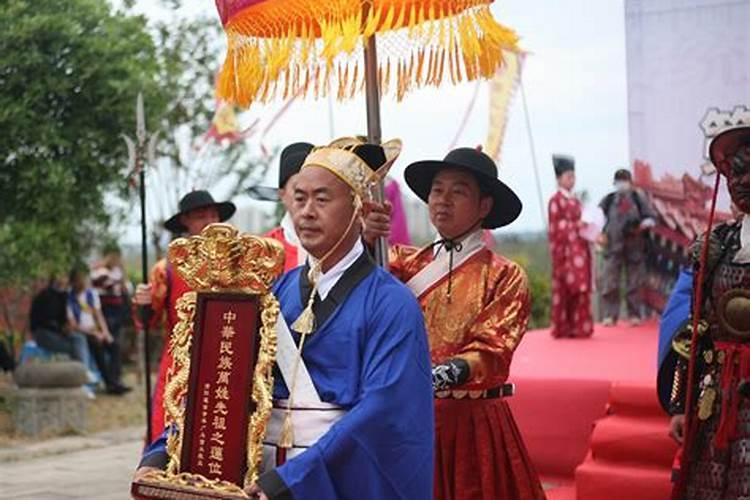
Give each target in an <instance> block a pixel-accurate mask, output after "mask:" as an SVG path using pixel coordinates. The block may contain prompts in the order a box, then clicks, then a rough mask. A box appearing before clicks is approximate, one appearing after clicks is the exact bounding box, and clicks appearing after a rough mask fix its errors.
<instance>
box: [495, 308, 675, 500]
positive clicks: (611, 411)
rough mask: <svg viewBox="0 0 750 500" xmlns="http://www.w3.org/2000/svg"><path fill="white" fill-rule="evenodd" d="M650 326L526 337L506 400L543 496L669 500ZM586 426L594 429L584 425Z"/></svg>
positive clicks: (669, 449) (670, 447)
mask: <svg viewBox="0 0 750 500" xmlns="http://www.w3.org/2000/svg"><path fill="white" fill-rule="evenodd" d="M656 345H657V325H656V323H650V324H647V325H643V326H640V327H635V328H634V327H629V326H620V327H614V328H606V327H601V326H597V328H596V330H595V332H594V336H593V337H592V338H590V339H553V338H552V337H550V335H549V332H548V331H547V330H538V331H532V332H529V333H527V334H526V336H525V337H524V340H523V342H521V346H520V347H519V349H518V351H517V352H516V355H515V356H514V359H513V366H512V367H511V380H512V381H513V382H514V383H515V384H516V387H517V392H516V395H515V396H513V398H511V400H510V405H511V406H512V408H513V412H514V416H515V418H516V421H517V423H518V426H519V428H520V429H521V433H522V434H523V436H524V440H525V442H526V446H527V448H528V450H529V454H530V455H531V458H532V459H533V461H534V464H535V465H536V467H537V470H538V472H539V473H540V474H541V475H542V477H543V478H544V481H545V483H547V484H553V485H561V486H560V487H559V488H554V489H552V490H549V492H548V493H549V498H550V500H568V499H574V498H577V499H579V500H602V499H623V500H624V499H633V498H637V499H638V500H650V499H654V500H656V499H662V498H668V496H669V491H670V487H671V485H670V482H669V475H670V467H671V464H672V457H673V456H674V451H675V445H674V443H673V442H672V441H671V440H670V439H669V438H668V437H667V431H668V418H667V416H666V415H665V414H664V412H663V411H662V410H661V408H660V407H659V404H658V401H657V399H656V388H655V384H656ZM592 431H593V432H592Z"/></svg>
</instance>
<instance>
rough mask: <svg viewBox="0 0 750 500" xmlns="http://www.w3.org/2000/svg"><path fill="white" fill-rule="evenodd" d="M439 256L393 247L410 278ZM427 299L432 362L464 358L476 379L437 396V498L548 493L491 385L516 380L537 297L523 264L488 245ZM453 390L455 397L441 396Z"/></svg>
mask: <svg viewBox="0 0 750 500" xmlns="http://www.w3.org/2000/svg"><path fill="white" fill-rule="evenodd" d="M432 260H433V251H432V248H430V247H428V248H426V249H422V250H418V249H416V248H411V247H398V246H397V247H394V248H392V249H391V255H390V266H391V267H390V270H391V272H392V273H393V274H394V275H395V276H397V277H398V278H399V279H400V280H401V281H403V282H408V281H409V280H410V279H411V278H412V277H413V276H414V275H415V274H417V273H418V272H419V271H420V270H421V269H422V268H424V267H425V266H426V265H427V264H429V263H430V262H431V261H432ZM450 280H451V283H450V287H451V297H450V299H449V298H448V286H449V284H448V277H447V276H446V277H444V278H443V279H442V280H440V281H439V282H438V283H437V284H435V285H433V287H432V288H431V289H429V290H427V291H426V292H425V293H424V294H423V295H422V297H421V298H420V299H419V301H420V305H421V306H422V311H423V312H424V316H425V323H426V326H427V334H428V336H429V343H430V354H431V357H432V363H433V364H438V363H441V362H443V361H446V360H448V359H451V358H462V359H464V360H465V361H466V362H467V363H468V364H469V367H470V375H469V379H468V381H467V382H466V383H465V384H463V385H461V386H459V387H456V388H454V389H452V390H451V391H450V392H447V391H446V392H444V393H438V394H437V395H436V396H438V398H436V399H435V433H436V436H435V479H434V490H435V498H436V499H437V500H497V499H500V498H503V499H505V498H507V499H514V500H538V499H543V498H545V496H544V491H543V490H542V486H541V483H540V482H539V477H538V476H537V474H536V471H535V470H534V467H533V465H532V464H531V460H530V459H529V456H528V453H527V452H526V447H525V446H524V444H523V441H522V439H521V434H520V432H519V430H518V428H517V427H516V424H515V421H514V420H513V416H512V414H511V412H510V407H509V406H508V403H507V402H506V401H504V400H503V399H500V398H495V399H484V398H483V397H482V394H483V391H485V390H488V389H493V388H496V387H498V386H501V385H502V384H503V383H504V382H505V381H506V380H507V378H508V373H509V370H510V363H511V360H512V358H513V352H514V351H515V349H516V347H518V344H519V342H520V341H521V338H522V337H523V335H524V333H525V331H526V326H527V324H528V320H529V314H530V309H531V297H530V294H529V287H528V282H527V278H526V273H525V272H524V271H523V270H522V269H521V268H520V266H518V264H516V263H514V262H511V261H509V260H508V259H505V258H503V257H501V256H499V255H496V254H494V253H493V252H492V251H491V250H489V249H487V248H484V249H482V250H479V251H478V252H477V253H476V254H475V255H473V256H472V257H470V258H469V260H468V261H466V262H464V263H463V264H462V265H461V266H460V267H459V268H457V269H454V270H453V272H452V275H451V277H450ZM441 395H442V396H445V395H448V396H449V397H448V398H443V397H441Z"/></svg>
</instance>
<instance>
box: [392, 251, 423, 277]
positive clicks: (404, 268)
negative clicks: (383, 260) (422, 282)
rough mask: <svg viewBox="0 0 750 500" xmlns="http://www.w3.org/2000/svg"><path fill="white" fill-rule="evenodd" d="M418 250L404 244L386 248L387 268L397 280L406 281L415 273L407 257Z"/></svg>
mask: <svg viewBox="0 0 750 500" xmlns="http://www.w3.org/2000/svg"><path fill="white" fill-rule="evenodd" d="M418 251H419V249H418V248H416V247H411V246H406V245H392V246H391V247H390V248H389V249H388V270H389V271H390V272H391V274H392V275H393V276H395V277H396V278H398V280H399V281H402V282H404V283H405V282H407V281H409V280H410V279H411V277H412V276H414V274H416V273H415V272H414V271H413V270H412V269H411V268H412V267H413V266H410V265H408V262H409V257H412V256H413V255H414V254H416V253H417V252H418Z"/></svg>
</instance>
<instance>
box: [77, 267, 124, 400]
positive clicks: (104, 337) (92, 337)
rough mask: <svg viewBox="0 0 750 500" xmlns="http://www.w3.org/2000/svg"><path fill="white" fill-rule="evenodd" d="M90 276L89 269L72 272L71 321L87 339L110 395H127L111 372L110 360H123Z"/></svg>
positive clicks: (81, 268) (79, 268)
mask: <svg viewBox="0 0 750 500" xmlns="http://www.w3.org/2000/svg"><path fill="white" fill-rule="evenodd" d="M87 274H88V273H87V270H86V269H85V268H83V267H75V268H73V270H72V271H71V272H70V291H69V292H68V307H67V314H68V321H69V322H70V325H71V329H72V330H73V331H75V332H79V333H82V334H84V335H85V336H86V340H87V342H88V346H89V349H90V351H91V354H92V355H93V356H94V360H95V361H96V366H97V367H98V368H99V372H100V373H101V375H102V379H103V380H104V384H105V385H106V391H107V393H108V394H113V395H121V394H124V393H126V392H128V391H129V390H130V388H129V387H126V386H124V385H123V384H122V383H121V382H120V379H119V377H115V376H114V374H113V371H112V363H111V361H112V360H114V359H118V358H119V357H120V349H119V344H117V343H116V342H115V341H114V339H113V338H112V335H111V334H110V333H109V328H108V327H107V322H106V321H105V320H104V315H103V314H102V310H101V303H100V301H99V294H98V293H96V290H95V289H93V288H91V287H89V286H87V285H88V283H87ZM107 355H108V356H109V358H107Z"/></svg>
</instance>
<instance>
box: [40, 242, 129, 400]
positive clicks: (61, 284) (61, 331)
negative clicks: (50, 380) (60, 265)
mask: <svg viewBox="0 0 750 500" xmlns="http://www.w3.org/2000/svg"><path fill="white" fill-rule="evenodd" d="M130 288H131V285H130V283H129V281H128V279H127V276H126V275H125V272H124V270H123V266H122V260H121V254H120V250H119V248H117V246H115V245H110V246H108V247H107V248H105V250H104V251H103V257H102V259H101V261H99V262H97V263H96V264H94V265H93V266H92V267H91V269H89V267H88V266H87V265H84V264H78V265H75V266H74V267H73V268H72V269H71V270H70V273H69V274H68V275H67V276H64V275H54V276H52V277H50V279H49V282H48V283H47V286H46V287H45V288H44V289H42V290H41V291H40V292H39V293H37V294H36V296H34V299H33V301H32V304H31V313H30V324H29V326H30V329H31V336H32V339H33V340H34V342H36V344H37V347H38V348H39V349H40V350H41V351H42V352H43V353H44V354H45V355H49V356H56V355H67V356H68V357H70V358H71V359H73V360H77V361H80V362H81V363H82V364H83V365H84V366H85V367H87V369H88V373H89V380H90V382H91V384H90V385H88V386H86V389H87V391H88V394H89V395H90V397H94V392H93V386H95V385H97V383H98V381H101V382H102V383H103V385H104V389H105V391H106V392H107V393H108V394H113V395H122V394H125V393H126V392H128V391H129V390H130V388H129V387H127V386H126V385H124V384H123V383H122V356H121V352H120V349H121V344H122V338H121V336H122V326H123V323H124V322H125V320H127V318H128V309H129V308H128V295H129V292H130Z"/></svg>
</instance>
